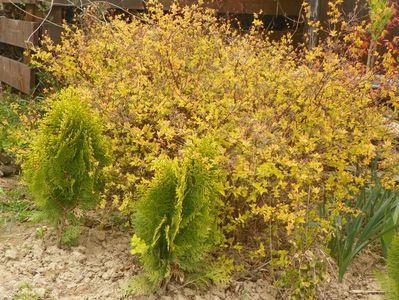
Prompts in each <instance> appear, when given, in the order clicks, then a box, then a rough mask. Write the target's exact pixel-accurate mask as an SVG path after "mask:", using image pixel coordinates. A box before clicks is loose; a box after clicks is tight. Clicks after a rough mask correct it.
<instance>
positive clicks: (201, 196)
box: [131, 139, 223, 293]
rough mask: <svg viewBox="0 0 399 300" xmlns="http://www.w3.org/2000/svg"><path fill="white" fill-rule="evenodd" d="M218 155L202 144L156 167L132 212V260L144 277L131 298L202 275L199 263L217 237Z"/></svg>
mask: <svg viewBox="0 0 399 300" xmlns="http://www.w3.org/2000/svg"><path fill="white" fill-rule="evenodd" d="M217 149H218V147H217V146H216V145H215V143H212V142H211V141H210V140H208V139H205V140H202V141H200V142H198V143H197V144H196V145H195V146H192V147H190V148H189V149H188V150H186V151H185V153H184V155H183V158H182V159H181V160H178V159H174V160H171V159H168V158H163V159H160V160H159V161H158V162H157V163H156V166H155V177H154V179H153V180H152V181H151V183H150V184H149V186H148V187H147V190H146V191H145V192H144V193H143V196H142V198H141V199H140V200H139V201H138V202H137V204H136V206H135V214H134V219H133V224H134V230H135V235H134V236H133V238H132V254H139V255H140V258H141V261H142V263H143V267H144V274H143V275H141V276H138V277H136V278H134V279H133V281H132V285H131V290H132V291H133V292H134V293H143V292H148V291H151V290H154V289H156V288H157V287H159V286H160V285H164V286H166V284H167V283H168V281H169V280H170V279H171V278H173V277H174V278H179V279H182V278H184V274H186V275H187V274H190V273H191V274H192V273H196V272H197V274H198V273H200V272H206V271H205V269H206V268H204V266H205V265H204V264H202V263H203V262H204V259H205V258H206V255H207V254H208V253H209V251H210V250H211V249H212V247H213V246H214V245H215V243H216V240H217V239H218V237H219V232H218V229H217V221H216V220H217V213H218V206H219V205H220V203H219V192H220V190H221V186H222V183H223V181H222V180H223V176H222V174H221V173H220V171H219V169H218V168H217V165H216V164H215V158H216V156H217ZM208 274H210V273H208ZM218 275H220V273H218ZM221 277H223V275H222V276H221ZM210 279H212V278H210Z"/></svg>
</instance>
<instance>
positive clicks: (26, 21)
mask: <svg viewBox="0 0 399 300" xmlns="http://www.w3.org/2000/svg"><path fill="white" fill-rule="evenodd" d="M96 1H99V2H105V1H107V2H108V3H109V5H110V6H111V7H114V8H118V7H119V8H123V9H126V10H132V11H134V10H144V9H145V2H146V1H143V0H104V1H100V0H53V1H52V2H51V3H52V4H53V7H52V8H51V14H50V18H49V19H50V20H51V22H45V23H44V24H43V26H40V28H38V26H39V24H40V23H41V21H42V19H43V17H44V13H45V12H43V11H40V10H39V9H38V7H39V5H38V4H39V3H40V4H47V6H48V5H49V4H50V0H0V6H3V8H4V7H9V8H13V9H14V10H15V9H16V8H18V7H21V6H18V7H17V6H16V5H17V4H24V16H23V17H21V16H19V17H18V19H13V18H14V16H12V15H7V13H6V14H5V16H2V17H0V50H1V46H2V45H9V46H10V47H15V48H18V49H26V48H27V47H28V44H27V43H26V41H27V39H28V38H29V42H30V43H31V44H33V45H35V46H36V45H38V43H39V42H40V36H41V35H42V33H43V32H44V31H46V32H48V34H49V35H50V37H51V38H52V39H53V40H55V41H58V40H59V38H60V33H61V29H60V27H59V26H55V25H54V24H62V20H63V18H64V17H65V15H66V14H65V12H66V10H68V9H69V10H71V9H73V8H74V7H76V5H77V4H76V3H79V5H80V6H87V5H89V4H90V3H92V2H96ZM197 1H198V0H180V3H181V4H183V5H187V4H193V3H195V2H197ZM395 1H396V0H395ZM160 2H161V3H162V4H163V5H164V7H165V9H166V10H167V9H168V8H169V7H170V5H171V3H173V0H160ZM207 2H208V3H207ZM313 2H314V3H316V4H317V5H313V6H314V8H316V9H318V10H319V11H318V12H315V13H316V14H315V15H317V16H319V15H320V17H319V18H320V19H321V20H323V18H324V16H325V11H326V10H327V7H326V2H327V0H311V3H313ZM355 2H356V1H353V0H345V1H344V7H345V8H346V9H347V10H349V9H351V8H353V7H354V3H355ZM360 2H363V3H366V2H365V0H360ZM205 3H206V5H208V6H209V7H211V8H214V9H216V10H217V11H218V12H219V13H227V14H235V15H251V14H253V13H258V12H260V11H262V14H263V15H264V16H273V17H275V16H276V15H277V16H284V17H290V18H289V19H291V20H295V19H296V18H297V17H298V15H299V13H300V11H301V6H302V3H303V0H205ZM19 10H21V8H19ZM4 11H6V10H4ZM0 13H1V7H0ZM287 20H288V19H287ZM52 24H53V25H52ZM278 36H279V34H277V35H276V37H278ZM20 52H21V51H20ZM28 65H29V58H28V57H23V56H20V57H18V58H17V59H16V58H15V57H7V55H6V54H4V53H2V52H0V82H4V83H6V84H8V85H10V86H12V87H14V88H16V89H18V90H20V91H22V92H24V93H30V92H31V91H32V89H33V88H34V86H35V74H34V72H32V71H31V69H30V68H29V66H28Z"/></svg>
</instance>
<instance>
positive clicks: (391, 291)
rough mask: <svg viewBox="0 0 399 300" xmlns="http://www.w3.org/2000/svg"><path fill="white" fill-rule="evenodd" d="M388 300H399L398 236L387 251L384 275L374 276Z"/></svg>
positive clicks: (379, 273)
mask: <svg viewBox="0 0 399 300" xmlns="http://www.w3.org/2000/svg"><path fill="white" fill-rule="evenodd" d="M376 277H377V280H378V281H379V283H380V285H381V287H382V289H383V290H384V292H385V296H386V298H387V299H388V300H397V299H399V235H396V236H395V237H394V238H393V240H392V244H391V247H390V249H389V251H388V258H387V270H386V273H381V272H378V273H377V274H376Z"/></svg>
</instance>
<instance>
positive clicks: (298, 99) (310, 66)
mask: <svg viewBox="0 0 399 300" xmlns="http://www.w3.org/2000/svg"><path fill="white" fill-rule="evenodd" d="M255 23H257V22H255ZM255 25H258V24H255ZM44 46H45V47H43V48H42V49H38V50H37V52H36V53H35V54H34V56H33V61H34V63H35V64H36V65H37V66H38V67H40V68H42V69H43V70H45V71H46V72H49V73H51V74H52V75H53V76H54V77H55V78H56V79H57V80H58V81H59V82H61V83H62V84H64V85H69V86H82V87H84V88H85V89H87V90H89V91H90V93H91V99H92V102H93V105H94V106H95V107H96V108H97V109H98V110H99V111H100V113H101V115H102V117H103V119H104V122H105V126H106V130H107V133H108V135H109V136H110V137H111V138H112V141H113V145H112V149H113V155H114V157H115V158H116V159H115V161H114V163H113V165H112V166H111V167H110V168H109V169H108V170H107V172H108V173H109V175H110V176H109V178H111V179H112V180H110V181H109V182H108V184H107V188H106V193H105V194H104V195H103V204H105V203H112V204H113V205H115V206H117V207H119V209H121V210H122V211H129V207H130V204H131V203H133V202H134V201H135V199H137V193H136V191H137V186H139V185H141V184H146V183H147V182H148V180H149V179H150V178H151V177H152V176H153V174H152V171H151V169H150V168H149V165H150V164H151V163H152V162H153V161H154V160H155V159H156V158H158V157H159V156H161V155H166V156H169V157H171V158H174V157H176V156H177V154H178V153H179V151H180V150H181V149H182V147H183V146H184V144H185V143H186V142H187V141H189V140H192V139H193V138H194V137H195V138H197V137H198V138H201V137H203V136H205V135H211V136H213V137H214V138H215V139H216V140H218V141H219V142H220V143H221V145H222V146H223V148H224V152H223V156H222V157H220V160H221V161H222V162H223V165H224V167H225V170H226V171H227V172H228V174H229V175H228V179H227V180H226V182H225V186H224V195H223V201H224V206H223V213H222V214H221V216H220V218H221V220H220V222H221V224H222V225H223V230H224V233H225V236H226V240H225V241H224V243H225V245H227V246H231V247H233V248H234V249H236V250H238V251H242V252H243V253H244V254H245V255H248V256H252V257H256V258H258V259H259V258H260V257H265V256H267V257H271V258H273V259H276V264H275V265H276V266H278V267H281V266H287V265H293V266H297V267H298V266H300V265H302V264H304V262H306V260H307V259H308V257H309V255H308V254H309V253H311V255H313V254H312V252H311V251H313V250H312V249H313V246H314V245H315V244H317V243H319V242H320V241H321V242H322V244H325V238H326V237H328V235H329V234H330V223H329V220H328V219H322V218H321V217H320V214H319V210H321V209H322V210H324V211H329V212H330V213H332V214H334V213H339V212H340V211H342V210H348V209H350V208H348V207H347V206H346V205H345V204H344V201H346V200H348V199H352V198H353V197H354V195H356V193H357V192H358V191H359V188H360V187H361V186H363V185H365V184H367V183H368V181H369V178H370V175H371V174H370V169H369V165H370V163H371V161H372V160H373V159H375V158H376V157H378V158H379V169H380V171H381V172H382V174H383V175H384V177H385V179H386V180H385V182H386V184H390V183H392V180H391V179H392V178H393V176H392V174H394V172H396V171H397V170H396V169H397V168H396V165H397V162H398V156H397V154H396V153H395V151H394V145H393V132H392V129H391V127H389V126H387V124H388V123H389V122H390V121H389V119H390V118H391V117H392V114H393V112H392V111H391V110H390V109H389V108H388V107H386V106H380V105H377V102H378V101H377V100H378V99H377V97H376V95H375V94H373V93H371V80H370V78H371V76H372V74H371V73H370V72H369V73H366V72H365V67H364V66H363V64H361V63H359V62H356V61H351V60H350V59H348V58H346V57H344V56H343V55H340V54H339V53H336V52H334V50H331V48H329V47H316V48H314V49H312V50H305V49H294V47H293V46H292V44H291V41H290V38H289V37H286V38H284V39H283V40H282V41H280V42H273V41H270V40H269V39H268V38H267V35H265V34H263V33H262V32H260V31H258V30H256V29H255V27H254V28H253V29H251V30H249V31H248V32H244V33H243V32H238V31H237V30H235V29H233V28H232V26H231V25H230V24H229V23H227V22H224V21H220V20H218V19H217V18H216V17H215V15H214V14H213V12H211V11H208V10H206V9H203V8H201V7H197V6H194V7H191V8H179V7H177V6H173V7H172V9H171V11H170V12H169V13H167V14H166V13H163V12H162V10H161V9H160V8H159V6H157V5H155V6H153V7H152V8H151V9H149V13H148V14H146V15H142V16H141V17H140V19H135V18H132V19H130V20H129V22H126V21H125V20H123V19H122V18H118V17H116V18H114V19H113V20H111V21H110V22H109V23H98V22H91V23H90V24H89V25H88V26H86V27H85V30H84V31H83V30H80V29H77V28H74V27H69V28H66V31H65V33H64V35H63V39H62V43H61V45H54V44H52V43H51V41H50V40H46V41H45V42H44ZM353 47H354V46H353V45H352V48H351V51H353ZM387 94H390V95H391V96H392V99H391V100H392V101H394V100H395V99H394V97H395V95H394V94H393V93H388V92H387ZM395 101H396V100H395ZM107 201H108V202H107ZM286 251H288V252H286ZM287 253H288V257H290V259H287ZM290 253H291V254H293V253H296V255H293V256H290ZM305 253H308V254H305ZM315 255H316V256H317V255H318V254H315ZM304 257H305V259H303V258H304ZM313 261H314V260H313ZM308 265H309V264H308ZM310 265H311V266H314V265H316V264H313V263H311V264H310ZM305 269H306V268H305ZM299 272H300V271H299ZM308 273H309V274H314V272H313V271H312V270H310V271H309V272H308ZM298 276H300V275H298ZM309 276H313V275H309ZM318 280H319V279H314V282H317V281H318Z"/></svg>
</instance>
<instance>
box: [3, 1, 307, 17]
mask: <svg viewBox="0 0 399 300" xmlns="http://www.w3.org/2000/svg"><path fill="white" fill-rule="evenodd" d="M0 1H7V0H0ZM47 1H49V0H47ZM105 1H106V2H109V3H110V5H111V6H112V5H114V6H119V7H122V8H125V9H136V10H143V9H145V4H144V1H142V0H104V1H100V0H82V1H76V0H54V4H55V5H57V6H58V5H59V6H75V5H79V4H81V5H84V6H85V5H88V4H90V3H93V2H105ZM160 2H161V3H162V4H163V5H164V8H165V9H166V10H168V9H169V8H170V6H171V4H172V3H173V0H160ZM197 2H198V0H180V1H179V3H180V4H182V5H190V4H194V3H197ZM204 2H205V5H206V6H208V7H211V8H214V9H216V10H217V11H218V12H220V13H237V14H253V13H258V12H260V11H262V12H263V14H266V15H276V14H279V15H288V16H297V15H298V13H299V11H300V8H301V5H302V3H303V0H278V1H276V0H205V1H204Z"/></svg>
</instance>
